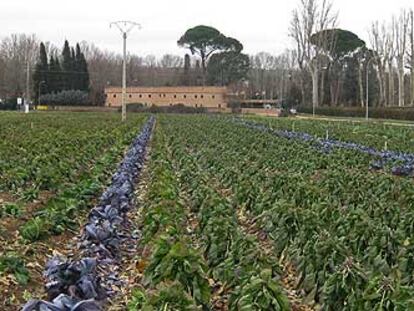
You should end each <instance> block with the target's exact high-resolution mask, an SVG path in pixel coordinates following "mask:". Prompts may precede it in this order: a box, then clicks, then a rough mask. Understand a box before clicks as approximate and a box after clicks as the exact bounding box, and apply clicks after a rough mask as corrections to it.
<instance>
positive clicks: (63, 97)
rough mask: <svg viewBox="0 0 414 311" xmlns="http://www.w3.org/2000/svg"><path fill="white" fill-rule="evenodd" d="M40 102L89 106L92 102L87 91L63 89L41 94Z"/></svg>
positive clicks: (44, 103) (43, 103)
mask: <svg viewBox="0 0 414 311" xmlns="http://www.w3.org/2000/svg"><path fill="white" fill-rule="evenodd" d="M39 103H40V104H42V105H57V106H72V105H73V106H88V105H90V104H91V101H90V98H89V94H88V92H85V91H75V90H69V91H62V92H59V93H52V94H44V95H42V96H40V101H39Z"/></svg>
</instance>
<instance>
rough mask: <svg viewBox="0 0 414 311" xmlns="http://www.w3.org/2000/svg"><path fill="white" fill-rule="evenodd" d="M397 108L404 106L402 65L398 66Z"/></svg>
mask: <svg viewBox="0 0 414 311" xmlns="http://www.w3.org/2000/svg"><path fill="white" fill-rule="evenodd" d="M398 67H399V68H398V106H399V107H404V106H405V87H404V86H405V85H404V81H405V79H404V63H401V64H400V65H399V66H398Z"/></svg>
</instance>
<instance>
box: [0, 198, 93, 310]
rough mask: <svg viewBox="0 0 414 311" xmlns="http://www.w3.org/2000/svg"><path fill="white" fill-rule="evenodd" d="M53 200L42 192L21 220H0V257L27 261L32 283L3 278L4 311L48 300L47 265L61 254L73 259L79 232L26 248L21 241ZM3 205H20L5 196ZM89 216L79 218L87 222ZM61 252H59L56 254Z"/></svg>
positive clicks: (0, 282)
mask: <svg viewBox="0 0 414 311" xmlns="http://www.w3.org/2000/svg"><path fill="white" fill-rule="evenodd" d="M52 196H53V194H52V193H50V192H42V193H41V194H40V196H39V199H38V200H36V201H34V202H32V203H27V204H26V206H25V209H24V210H23V215H22V216H21V217H17V218H13V217H7V218H2V219H0V226H1V228H2V230H1V232H0V254H5V253H9V252H12V253H14V254H16V255H18V256H19V257H21V258H23V259H24V261H25V263H26V268H27V270H28V272H29V276H30V280H29V282H28V284H26V285H20V284H18V282H17V281H16V278H15V277H14V275H13V274H3V275H0V310H2V311H3V310H4V311H15V310H20V308H21V307H22V305H23V304H24V303H25V302H27V301H28V300H29V299H31V298H36V299H42V298H45V293H44V284H45V282H44V279H43V271H44V267H45V265H46V263H47V261H48V260H49V259H50V258H51V257H53V256H54V255H57V254H62V255H70V250H71V249H73V245H74V244H75V243H76V241H75V240H73V239H74V237H75V236H76V234H75V232H71V231H70V230H66V231H65V233H63V234H61V235H58V236H50V237H48V238H47V240H41V241H36V242H33V243H30V244H25V243H24V242H23V241H22V240H21V238H20V237H19V231H18V229H19V227H20V226H21V225H22V224H24V223H25V222H26V221H27V220H29V219H31V218H32V217H33V215H34V214H35V213H36V211H38V210H40V209H41V208H42V206H44V204H45V202H47V201H48V200H49V199H50V198H51V197H52ZM2 199H6V200H4V201H3V202H16V201H15V200H13V199H14V198H13V197H12V196H10V195H8V196H7V195H2ZM85 216H86V213H83V214H81V215H79V219H81V220H82V219H85ZM56 250H59V251H56Z"/></svg>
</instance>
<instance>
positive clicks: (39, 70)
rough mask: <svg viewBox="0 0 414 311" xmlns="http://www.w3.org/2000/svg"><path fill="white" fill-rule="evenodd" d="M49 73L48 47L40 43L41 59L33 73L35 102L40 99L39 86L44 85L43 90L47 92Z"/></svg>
mask: <svg viewBox="0 0 414 311" xmlns="http://www.w3.org/2000/svg"><path fill="white" fill-rule="evenodd" d="M48 75H49V65H48V62H47V53H46V47H45V45H44V44H43V42H42V43H40V51H39V59H38V61H37V63H36V67H35V71H34V74H33V88H34V94H35V103H38V99H39V87H42V92H44V91H46V92H47V87H48Z"/></svg>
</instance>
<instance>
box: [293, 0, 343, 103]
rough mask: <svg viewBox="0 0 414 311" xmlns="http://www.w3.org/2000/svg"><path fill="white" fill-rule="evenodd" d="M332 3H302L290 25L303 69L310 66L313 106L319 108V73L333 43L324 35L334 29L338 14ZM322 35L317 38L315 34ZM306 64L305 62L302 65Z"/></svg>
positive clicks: (310, 1)
mask: <svg viewBox="0 0 414 311" xmlns="http://www.w3.org/2000/svg"><path fill="white" fill-rule="evenodd" d="M332 11H333V9H332V3H330V2H328V1H327V0H322V1H321V3H318V1H317V0H301V1H300V5H299V8H298V9H296V10H294V11H293V18H292V21H291V26H290V31H289V32H290V36H291V37H292V38H293V39H294V41H295V43H296V46H297V52H298V60H299V66H303V65H304V67H305V66H306V68H307V69H308V70H309V72H310V74H311V77H312V104H313V106H314V107H317V106H318V105H319V73H320V70H321V67H322V57H321V55H324V51H326V50H328V49H329V48H328V46H329V45H332V42H328V41H329V39H332V38H329V36H328V34H326V36H324V35H323V34H324V32H323V30H327V29H330V28H334V27H335V25H336V21H337V14H335V13H333V12H332ZM317 33H318V34H319V35H318V36H316V37H313V35H315V34H317ZM302 62H303V63H302Z"/></svg>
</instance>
